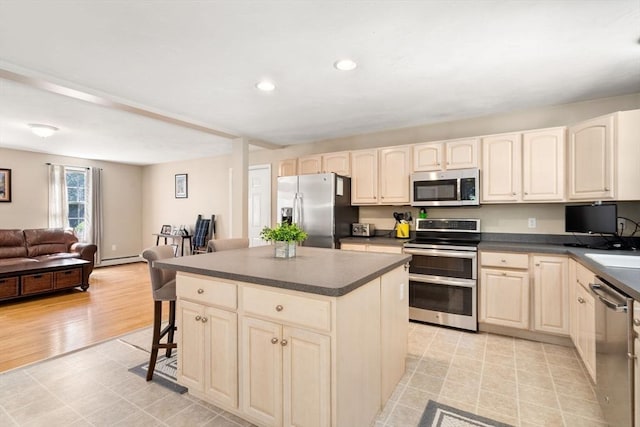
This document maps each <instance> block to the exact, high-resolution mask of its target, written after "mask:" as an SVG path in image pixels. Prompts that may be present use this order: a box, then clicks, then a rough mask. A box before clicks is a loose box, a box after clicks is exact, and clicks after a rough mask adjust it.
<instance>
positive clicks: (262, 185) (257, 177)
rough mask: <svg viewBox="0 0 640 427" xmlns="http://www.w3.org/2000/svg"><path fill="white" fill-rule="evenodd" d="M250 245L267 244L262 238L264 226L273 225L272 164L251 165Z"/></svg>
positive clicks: (249, 178)
mask: <svg viewBox="0 0 640 427" xmlns="http://www.w3.org/2000/svg"><path fill="white" fill-rule="evenodd" d="M248 182H249V185H248V187H249V191H248V193H249V203H248V204H247V205H248V210H249V212H248V221H249V227H248V228H249V246H251V247H253V246H263V245H267V244H268V242H265V241H264V240H262V239H261V238H260V232H261V231H262V229H263V228H264V227H271V165H270V164H268V165H255V166H249V177H248Z"/></svg>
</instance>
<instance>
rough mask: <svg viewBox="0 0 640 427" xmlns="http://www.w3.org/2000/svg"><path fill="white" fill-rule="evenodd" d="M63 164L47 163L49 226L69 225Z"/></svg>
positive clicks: (65, 226)
mask: <svg viewBox="0 0 640 427" xmlns="http://www.w3.org/2000/svg"><path fill="white" fill-rule="evenodd" d="M64 172H65V171H64V166H62V165H49V228H67V227H69V204H68V203H67V180H66V177H65V173H64Z"/></svg>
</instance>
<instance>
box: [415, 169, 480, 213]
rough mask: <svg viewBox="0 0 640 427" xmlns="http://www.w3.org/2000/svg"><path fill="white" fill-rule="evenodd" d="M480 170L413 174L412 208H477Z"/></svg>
mask: <svg viewBox="0 0 640 427" xmlns="http://www.w3.org/2000/svg"><path fill="white" fill-rule="evenodd" d="M479 204H480V170H479V169H478V168H474V169H458V170H451V171H440V172H415V173H413V174H411V206H477V205H479Z"/></svg>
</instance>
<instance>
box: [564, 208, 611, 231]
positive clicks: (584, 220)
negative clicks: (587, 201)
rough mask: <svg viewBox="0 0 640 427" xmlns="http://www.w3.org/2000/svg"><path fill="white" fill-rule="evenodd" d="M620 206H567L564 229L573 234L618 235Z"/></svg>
mask: <svg viewBox="0 0 640 427" xmlns="http://www.w3.org/2000/svg"><path fill="white" fill-rule="evenodd" d="M617 218H618V205H616V204H608V205H577V206H565V210H564V229H565V231H566V232H572V233H589V234H592V233H597V234H616V233H617V227H618V225H617Z"/></svg>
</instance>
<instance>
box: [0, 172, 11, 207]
mask: <svg viewBox="0 0 640 427" xmlns="http://www.w3.org/2000/svg"><path fill="white" fill-rule="evenodd" d="M10 201H11V169H0V202H10Z"/></svg>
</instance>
